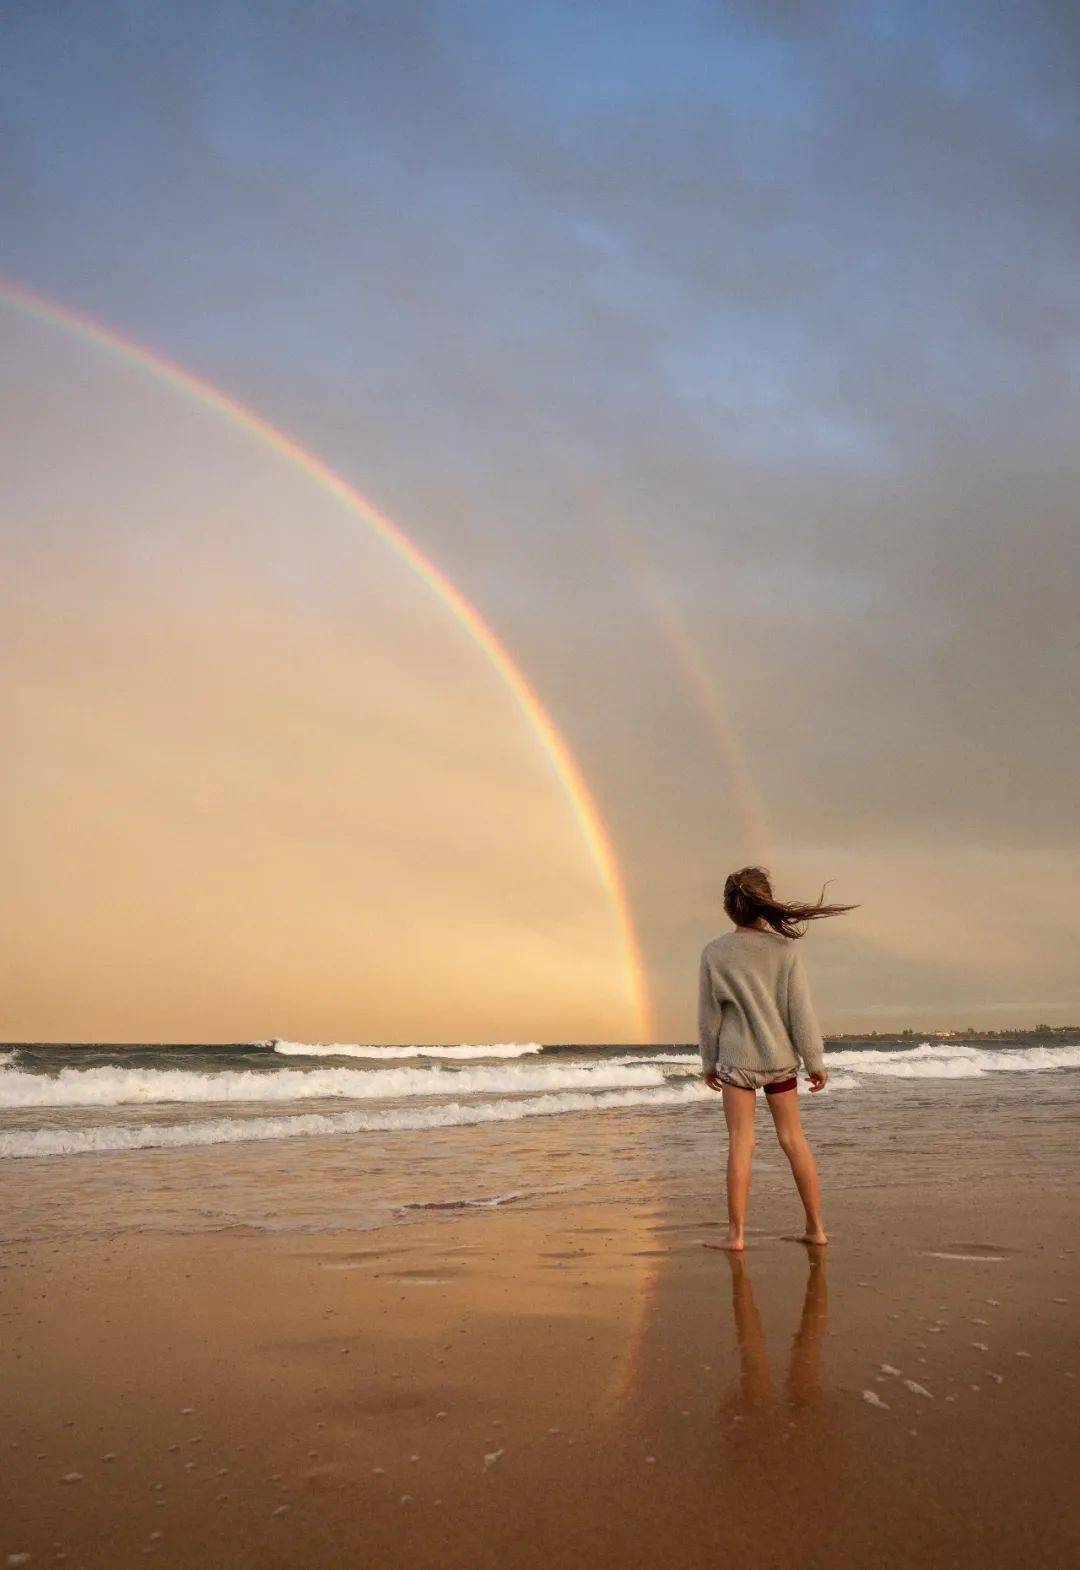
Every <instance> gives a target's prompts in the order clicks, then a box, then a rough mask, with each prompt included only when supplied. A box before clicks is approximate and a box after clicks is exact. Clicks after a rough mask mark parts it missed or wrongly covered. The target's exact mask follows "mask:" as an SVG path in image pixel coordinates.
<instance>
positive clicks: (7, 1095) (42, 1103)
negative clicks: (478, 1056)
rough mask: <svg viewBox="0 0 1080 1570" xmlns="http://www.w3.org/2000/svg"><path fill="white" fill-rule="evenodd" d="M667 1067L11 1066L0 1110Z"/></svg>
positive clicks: (434, 1091) (565, 1084)
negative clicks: (50, 1071) (28, 1069)
mask: <svg viewBox="0 0 1080 1570" xmlns="http://www.w3.org/2000/svg"><path fill="white" fill-rule="evenodd" d="M664 1083H665V1080H664V1074H663V1070H662V1069H661V1068H659V1067H649V1066H648V1065H644V1064H643V1065H640V1066H638V1067H636V1068H635V1067H623V1066H622V1065H621V1064H618V1063H612V1064H606V1063H603V1064H578V1065H570V1064H555V1063H553V1064H550V1065H548V1064H543V1063H527V1064H526V1063H523V1064H516V1063H514V1064H506V1065H503V1066H499V1067H494V1068H462V1069H451V1068H440V1067H438V1066H432V1067H430V1068H389V1069H350V1068H318V1069H310V1070H306V1071H305V1070H301V1069H277V1070H271V1071H270V1072H268V1073H267V1072H261V1071H258V1070H218V1071H216V1072H212V1073H209V1074H200V1073H197V1072H196V1071H194V1070H192V1069H152V1068H150V1069H145V1068H111V1067H109V1068H85V1069H79V1068H66V1069H63V1070H61V1072H60V1073H59V1074H57V1075H55V1076H50V1075H47V1074H26V1073H21V1072H19V1071H18V1070H14V1071H12V1070H9V1071H8V1072H7V1073H5V1074H4V1075H3V1076H2V1078H0V1109H2V1108H8V1109H10V1108H16V1107H120V1106H130V1105H145V1104H152V1103H159V1104H160V1103H163V1102H176V1101H183V1102H204V1103H205V1102H259V1101H261V1102H267V1101H274V1102H281V1101H319V1100H323V1099H325V1098H333V1099H339V1098H340V1099H343V1100H347V1101H370V1100H379V1101H386V1100H396V1099H398V1098H399V1097H403V1096H460V1095H515V1094H521V1093H523V1092H529V1091H539V1090H573V1089H580V1090H612V1089H622V1088H629V1087H631V1086H647V1085H663V1084H664Z"/></svg>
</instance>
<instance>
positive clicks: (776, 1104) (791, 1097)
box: [765, 1090, 829, 1243]
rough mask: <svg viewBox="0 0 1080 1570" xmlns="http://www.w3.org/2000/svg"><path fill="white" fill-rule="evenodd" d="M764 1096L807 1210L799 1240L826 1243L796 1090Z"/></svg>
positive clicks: (815, 1171)
mask: <svg viewBox="0 0 1080 1570" xmlns="http://www.w3.org/2000/svg"><path fill="white" fill-rule="evenodd" d="M765 1100H766V1101H767V1102H768V1103H769V1111H770V1112H771V1113H772V1118H773V1123H774V1124H775V1125H776V1137H777V1139H778V1140H779V1141H780V1148H781V1149H782V1150H783V1152H784V1155H785V1156H786V1157H787V1158H788V1161H789V1162H790V1163H791V1174H792V1176H793V1177H794V1179H795V1187H796V1188H797V1189H798V1190H799V1198H800V1199H801V1200H802V1202H803V1209H804V1210H805V1211H806V1231H805V1232H804V1233H803V1235H802V1237H801V1238H800V1242H802V1243H827V1242H828V1241H829V1240H828V1238H827V1237H826V1236H825V1228H824V1227H823V1226H822V1224H821V1189H820V1187H819V1185H818V1175H817V1165H816V1163H815V1161H814V1155H813V1152H812V1151H811V1149H810V1146H809V1145H808V1144H807V1142H806V1135H805V1134H804V1133H803V1127H802V1121H801V1119H800V1117H799V1097H798V1094H797V1092H796V1091H794V1090H785V1091H783V1092H782V1093H781V1094H780V1095H778V1096H766V1097H765Z"/></svg>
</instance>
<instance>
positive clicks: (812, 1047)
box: [787, 950, 825, 1074]
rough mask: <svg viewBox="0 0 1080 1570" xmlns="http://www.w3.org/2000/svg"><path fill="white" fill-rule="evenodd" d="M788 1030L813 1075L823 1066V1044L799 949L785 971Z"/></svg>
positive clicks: (794, 1045) (808, 1071) (809, 1072)
mask: <svg viewBox="0 0 1080 1570" xmlns="http://www.w3.org/2000/svg"><path fill="white" fill-rule="evenodd" d="M787 1028H788V1035H789V1036H790V1037H791V1044H792V1046H793V1047H794V1048H795V1051H796V1052H797V1053H798V1055H799V1057H800V1058H802V1060H803V1063H804V1064H805V1066H806V1071H807V1073H808V1074H816V1073H817V1071H818V1070H819V1069H821V1068H822V1067H824V1060H825V1043H824V1042H823V1041H822V1039H821V1030H820V1029H819V1027H818V1022H817V1018H816V1016H815V1014H814V1005H813V1003H812V1002H811V1000H810V984H809V982H808V981H807V979H806V971H805V970H804V969H803V962H802V957H801V955H800V954H799V952H798V950H796V952H795V953H794V955H793V956H792V960H791V967H790V969H789V970H788V984H787Z"/></svg>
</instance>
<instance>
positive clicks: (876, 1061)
mask: <svg viewBox="0 0 1080 1570" xmlns="http://www.w3.org/2000/svg"><path fill="white" fill-rule="evenodd" d="M830 1063H834V1064H836V1066H837V1067H839V1068H843V1069H845V1070H847V1071H849V1072H851V1073H855V1074H870V1075H882V1076H884V1077H886V1078H890V1079H977V1078H978V1077H979V1076H980V1075H982V1074H1029V1073H1041V1072H1044V1071H1045V1070H1047V1069H1055V1068H1080V1044H1078V1043H1076V1042H1068V1043H1062V1045H1061V1046H1053V1047H1011V1048H1007V1047H1006V1048H1000V1047H967V1046H964V1045H963V1044H962V1043H961V1042H958V1041H923V1042H920V1043H919V1045H918V1046H917V1047H912V1048H911V1049H910V1050H908V1049H902V1050H900V1051H892V1052H889V1051H881V1050H879V1049H876V1048H866V1049H865V1050H863V1049H860V1050H858V1051H855V1052H846V1051H845V1052H836V1053H832V1054H830Z"/></svg>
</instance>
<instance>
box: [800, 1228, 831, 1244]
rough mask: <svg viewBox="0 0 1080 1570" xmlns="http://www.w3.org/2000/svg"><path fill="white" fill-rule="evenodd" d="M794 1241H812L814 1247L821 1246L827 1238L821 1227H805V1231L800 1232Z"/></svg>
mask: <svg viewBox="0 0 1080 1570" xmlns="http://www.w3.org/2000/svg"><path fill="white" fill-rule="evenodd" d="M795 1241H796V1242H797V1243H813V1244H814V1245H815V1246H816V1247H818V1248H822V1247H824V1245H825V1244H826V1243H827V1242H828V1241H829V1240H828V1238H827V1237H826V1236H825V1230H824V1228H823V1227H807V1229H806V1231H805V1232H800V1234H799V1236H798V1237H797V1238H796V1240H795Z"/></svg>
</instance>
